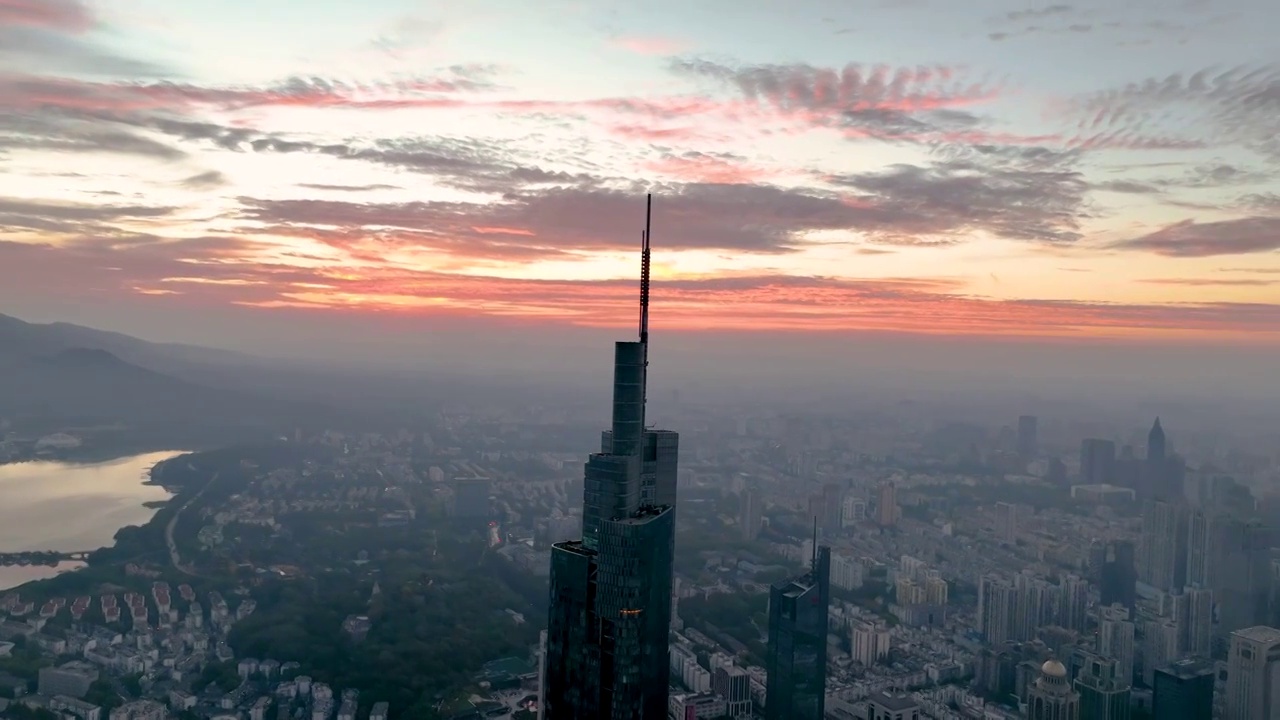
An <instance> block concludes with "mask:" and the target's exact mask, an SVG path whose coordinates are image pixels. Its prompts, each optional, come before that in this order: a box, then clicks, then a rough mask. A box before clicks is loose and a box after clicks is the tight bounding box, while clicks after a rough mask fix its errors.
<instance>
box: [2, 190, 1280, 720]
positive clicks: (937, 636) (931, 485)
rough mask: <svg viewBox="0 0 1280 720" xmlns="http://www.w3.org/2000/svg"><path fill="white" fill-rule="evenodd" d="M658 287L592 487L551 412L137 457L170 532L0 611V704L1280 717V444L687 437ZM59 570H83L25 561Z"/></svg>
mask: <svg viewBox="0 0 1280 720" xmlns="http://www.w3.org/2000/svg"><path fill="white" fill-rule="evenodd" d="M650 202H651V200H650ZM649 275H650V250H649V231H648V230H647V229H646V232H645V234H644V247H643V250H642V270H641V281H640V288H641V289H640V303H639V305H640V327H639V340H638V341H627V342H618V343H616V347H615V353H614V369H613V400H612V424H611V426H610V428H609V429H607V430H604V431H603V432H602V434H601V443H600V452H599V453H596V454H591V455H590V456H589V459H588V460H587V463H586V465H585V472H583V473H581V474H579V473H577V472H575V470H574V468H575V467H577V466H578V457H577V456H576V455H575V454H574V453H568V452H561V453H555V452H548V451H539V450H538V449H537V448H538V446H539V444H540V443H542V442H544V440H545V438H542V437H539V435H538V434H537V429H538V428H542V429H546V428H554V427H556V426H557V425H558V424H560V425H563V423H564V420H565V417H566V413H565V412H564V411H563V410H561V411H557V410H555V409H546V408H531V409H527V410H526V411H525V412H523V413H503V414H500V415H497V416H484V415H481V414H441V415H440V416H439V417H438V418H437V419H436V422H435V425H434V426H433V428H432V429H431V430H429V431H425V432H423V431H410V430H408V429H402V430H400V431H398V432H396V433H393V434H389V435H388V434H379V433H362V434H349V433H344V432H338V431H326V432H323V433H319V434H313V435H307V434H305V433H304V432H303V431H302V430H300V429H299V430H297V431H295V433H294V434H293V436H292V437H284V438H279V439H278V440H276V441H274V442H272V443H268V444H258V445H255V446H246V447H232V448H226V449H222V450H215V451H210V452H203V453H195V454H176V455H175V456H173V457H171V458H169V459H168V460H165V461H163V462H161V463H158V464H157V465H156V466H155V467H154V468H153V469H152V470H151V473H150V482H152V483H156V484H160V485H163V486H165V487H170V488H172V489H173V491H174V492H175V493H176V495H175V497H174V499H173V500H172V501H170V502H168V503H166V504H165V505H164V508H163V510H162V511H161V512H159V513H157V515H156V516H155V517H154V518H153V519H152V521H151V522H150V523H148V524H147V525H146V526H144V527H142V528H126V529H125V530H124V531H121V533H119V534H118V535H117V537H116V543H115V545H114V546H113V547H110V548H106V549H102V550H97V551H93V552H90V553H88V554H87V555H85V556H84V559H85V560H87V564H88V567H86V568H84V569H81V570H77V571H75V572H71V573H65V574H62V575H59V576H58V577H56V578H53V579H50V580H46V581H39V582H36V583H32V584H30V585H27V586H22V587H20V588H18V589H16V590H14V591H11V592H8V593H6V594H4V595H2V596H0V610H3V612H4V613H5V614H6V615H7V617H6V619H5V620H4V621H2V622H0V692H3V693H4V694H5V695H6V697H5V698H4V699H0V713H5V715H3V716H5V717H13V718H29V717H40V718H47V717H55V718H60V717H74V718H81V719H82V720H104V719H106V720H139V719H141V720H159V719H161V718H169V717H177V718H184V719H189V718H202V719H208V720H232V719H242V718H246V717H247V718H249V720H264V719H265V718H268V717H271V718H281V720H283V719H285V718H303V717H309V718H311V720H334V719H336V720H356V719H357V718H360V719H362V720H363V719H364V718H368V719H369V720H387V718H393V717H394V718H401V717H403V718H419V717H427V716H428V715H430V716H437V717H445V718H450V719H451V720H464V719H466V718H482V717H488V718H500V717H510V718H538V719H539V720H542V719H546V720H570V719H579V718H616V719H618V720H627V719H631V720H648V719H651V718H659V717H667V716H669V717H671V718H676V719H677V720H685V719H689V718H735V719H750V718H764V719H765V720H824V719H828V718H830V719H832V720H900V719H901V720H907V719H910V720H921V719H922V718H935V719H938V720H965V719H972V720H978V719H983V720H1003V719H1006V718H1008V719H1010V720H1012V719H1013V718H1031V720H1125V719H1128V718H1142V717H1150V718H1156V719H1157V720H1173V719H1176V718H1221V719H1223V720H1251V719H1257V718H1265V717H1271V715H1272V713H1273V711H1280V696H1276V697H1274V698H1273V692H1272V690H1273V689H1274V688H1275V687H1277V684H1276V679H1275V678H1276V677H1277V676H1280V674H1277V672H1276V670H1277V668H1280V629H1277V628H1276V627H1275V626H1277V625H1280V555H1277V550H1276V549H1275V548H1277V546H1280V538H1277V537H1276V536H1275V530H1274V525H1273V524H1270V523H1267V522H1266V521H1265V520H1264V518H1265V513H1267V512H1274V510H1275V508H1274V507H1273V503H1274V502H1275V497H1274V496H1269V497H1265V498H1263V499H1262V500H1263V501H1265V502H1263V501H1260V500H1259V499H1257V498H1255V497H1254V496H1253V494H1252V492H1251V490H1250V488H1249V484H1248V483H1246V482H1241V481H1240V480H1238V479H1236V478H1237V476H1238V475H1243V476H1245V477H1249V478H1253V479H1259V478H1266V477H1268V476H1267V473H1274V464H1273V463H1271V461H1270V460H1269V459H1268V458H1266V457H1263V456H1258V455H1248V454H1245V453H1242V452H1239V451H1238V450H1235V449H1233V450H1231V451H1228V452H1226V453H1221V452H1220V453H1218V454H1217V455H1216V456H1215V457H1212V458H1206V459H1205V460H1203V461H1199V462H1196V461H1195V459H1194V458H1189V457H1185V456H1184V455H1182V454H1180V453H1178V452H1176V451H1175V448H1176V443H1175V442H1174V441H1172V440H1171V439H1170V438H1169V437H1168V436H1167V435H1166V432H1165V429H1164V424H1163V423H1162V420H1161V419H1160V418H1155V419H1154V422H1153V423H1152V425H1151V427H1150V429H1149V431H1148V433H1147V434H1146V437H1145V442H1141V441H1140V442H1139V447H1138V449H1136V450H1135V448H1134V444H1133V443H1131V442H1124V441H1123V440H1122V441H1121V444H1120V445H1119V447H1117V442H1116V440H1114V439H1111V438H1100V437H1085V438H1082V439H1080V440H1079V452H1078V455H1074V454H1072V453H1070V452H1068V451H1067V450H1068V449H1069V447H1070V443H1071V438H1070V437H1068V436H1067V432H1069V429H1068V428H1069V426H1064V425H1062V424H1060V423H1059V424H1057V425H1056V427H1054V430H1053V432H1052V434H1051V436H1050V437H1048V438H1044V439H1042V437H1041V432H1040V426H1041V422H1040V419H1039V418H1038V417H1036V416H1032V415H1023V416H1020V417H1017V418H1016V420H1015V421H1012V422H1010V423H1009V424H1007V425H1004V426H1002V427H1000V428H998V429H997V430H996V431H995V432H991V431H990V430H989V429H987V428H983V427H980V426H975V425H972V424H962V423H954V424H949V425H942V426H939V427H933V428H932V429H930V430H928V431H927V432H922V431H921V428H920V427H919V425H915V426H913V425H912V424H911V423H910V422H909V420H910V417H909V416H910V415H911V414H912V413H911V412H910V411H908V412H906V413H904V414H902V415H900V416H899V417H897V418H896V419H895V420H896V422H886V420H888V419H889V418H887V417H884V418H877V419H876V420H875V421H873V422H867V421H862V422H854V421H851V420H848V419H842V418H838V417H803V416H786V415H772V416H747V417H743V416H737V417H734V416H725V415H717V414H714V413H711V412H708V411H706V410H705V409H698V408H683V407H681V406H680V401H679V399H678V397H676V398H673V399H672V401H671V402H670V403H669V405H670V406H674V407H675V408H676V409H677V410H678V412H676V413H672V412H671V411H670V409H668V412H667V414H668V415H672V416H673V417H674V418H677V419H675V420H674V422H675V423H676V425H675V426H676V427H681V428H688V429H687V430H685V435H684V440H683V443H682V436H681V434H680V433H678V432H675V431H671V430H658V429H653V426H652V425H651V424H650V423H648V421H647V415H646V407H647V405H648V397H649V392H648V379H647V378H648V372H649V331H648V317H649V295H650V282H649ZM917 420H918V419H917ZM1132 435H1133V433H1128V434H1127V436H1128V437H1132ZM1122 437H1125V436H1122ZM690 440H691V441H690ZM79 445H80V443H79V440H78V438H76V437H75V436H74V435H72V434H71V433H70V432H69V431H68V432H59V433H55V434H53V435H50V436H44V437H40V438H34V439H32V438H23V437H22V436H20V435H17V434H14V433H8V434H7V436H6V437H5V439H4V441H3V446H2V447H3V448H4V449H5V451H6V452H7V453H8V454H10V455H11V456H15V457H24V456H28V455H32V454H34V455H35V456H36V457H41V456H49V455H52V454H55V453H58V452H68V451H72V450H75V449H76V448H78V447H79ZM682 452H683V457H682V456H681V455H682ZM567 538H580V539H567ZM64 556H65V557H66V558H68V559H72V558H79V557H80V556H79V555H68V554H63V553H57V552H49V553H43V554H42V553H32V552H27V553H16V554H13V555H11V556H6V557H8V558H9V559H10V560H11V561H12V562H15V563H19V564H28V563H32V562H53V563H56V562H58V561H59V560H61V559H63V558H64ZM260 606H261V608H260ZM544 621H545V624H544ZM464 629H465V630H464Z"/></svg>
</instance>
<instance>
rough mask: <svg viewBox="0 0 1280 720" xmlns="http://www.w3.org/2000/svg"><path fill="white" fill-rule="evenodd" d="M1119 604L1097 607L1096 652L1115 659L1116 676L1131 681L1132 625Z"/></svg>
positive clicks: (1132, 655)
mask: <svg viewBox="0 0 1280 720" xmlns="http://www.w3.org/2000/svg"><path fill="white" fill-rule="evenodd" d="M1129 617H1130V616H1129V610H1128V608H1125V607H1123V606H1121V605H1112V606H1110V607H1103V608H1098V654H1099V655H1102V656H1103V657H1108V658H1111V659H1113V660H1115V661H1116V677H1118V678H1120V679H1121V680H1122V681H1124V682H1127V683H1131V682H1133V661H1134V635H1135V633H1134V626H1133V621H1132V620H1130V619H1129Z"/></svg>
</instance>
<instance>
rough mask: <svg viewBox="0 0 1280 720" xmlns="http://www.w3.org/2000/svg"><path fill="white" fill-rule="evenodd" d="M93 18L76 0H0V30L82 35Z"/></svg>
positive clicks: (89, 26)
mask: <svg viewBox="0 0 1280 720" xmlns="http://www.w3.org/2000/svg"><path fill="white" fill-rule="evenodd" d="M93 24H94V17H93V15H92V13H90V12H89V9H88V8H87V7H85V5H84V3H82V2H79V0H0V28H3V27H10V28H12V27H39V28H51V29H55V30H63V31H68V32H77V33H79V32H85V31H87V30H88V29H89V28H91V27H92V26H93Z"/></svg>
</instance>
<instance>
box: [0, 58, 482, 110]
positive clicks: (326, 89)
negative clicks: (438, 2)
mask: <svg viewBox="0 0 1280 720" xmlns="http://www.w3.org/2000/svg"><path fill="white" fill-rule="evenodd" d="M491 87H492V85H491V84H490V83H489V82H488V81H487V80H486V79H484V77H483V75H471V74H468V72H467V69H466V68H450V69H449V70H447V71H446V72H444V73H443V74H441V75H440V76H437V77H431V78H421V79H415V80H403V81H396V82H385V83H372V84H370V83H365V84H357V83H345V82H340V81H336V80H328V79H325V78H316V77H309V78H308V77H293V78H289V79H287V80H284V81H282V82H279V83H276V84H274V85H267V86H263V87H251V86H228V87H204V86H200V85H192V84H188V83H176V82H152V83H138V82H124V83H118V82H111V83H108V82H101V83H91V82H82V81H78V80H71V79H66V78H54V77H47V76H22V75H9V76H0V108H9V109H16V110H37V109H43V110H50V109H57V110H64V111H71V112H79V113H86V114H89V113H108V114H127V113H137V112H160V111H165V112H192V111H195V110H197V109H200V108H202V107H207V108H213V109H218V110H224V111H232V110H245V109H251V108H264V107H301V108H345V109H352V110H395V109H404V108H435V107H455V106H457V105H458V101H457V100H456V99H454V98H452V97H451V96H452V95H453V94H456V93H464V92H474V91H478V90H485V89H489V88H491Z"/></svg>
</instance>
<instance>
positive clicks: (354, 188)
mask: <svg viewBox="0 0 1280 720" xmlns="http://www.w3.org/2000/svg"><path fill="white" fill-rule="evenodd" d="M298 187H300V188H306V189H308V190H327V191H330V192H372V191H374V190H399V189H400V187H399V186H398V185H383V184H380V183H374V184H371V185H326V184H324V183H298Z"/></svg>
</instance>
